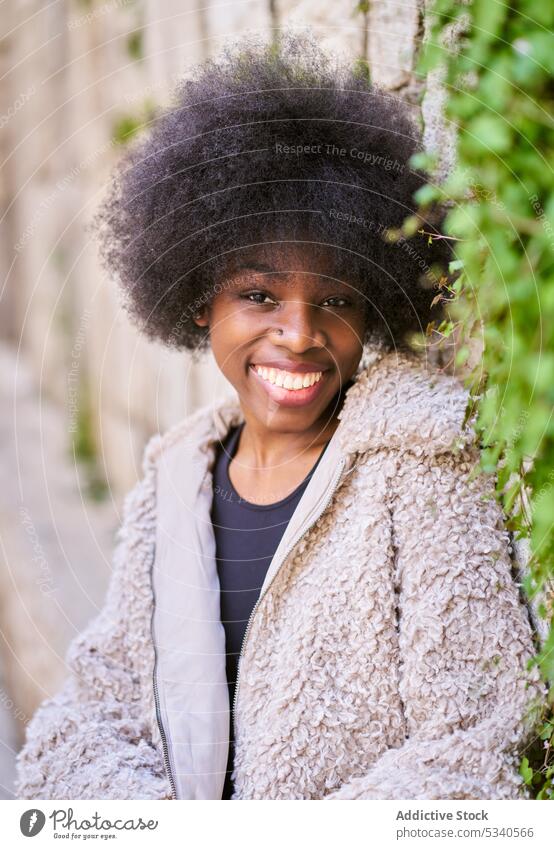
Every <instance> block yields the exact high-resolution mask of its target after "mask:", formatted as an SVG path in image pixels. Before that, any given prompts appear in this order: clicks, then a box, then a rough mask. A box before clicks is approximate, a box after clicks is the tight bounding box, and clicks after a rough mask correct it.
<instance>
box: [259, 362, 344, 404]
mask: <svg viewBox="0 0 554 849" xmlns="http://www.w3.org/2000/svg"><path fill="white" fill-rule="evenodd" d="M256 365H260V364H259V363H256V364H254V363H251V364H250V366H249V371H250V373H251V374H252V376H253V378H254V380H256V381H257V382H258V383H259V384H260V387H261V388H263V390H264V391H265V393H266V394H267V395H268V396H269V398H270V399H271V400H272V401H274V402H275V403H276V404H279V405H280V406H282V407H304V406H306V405H308V404H311V403H312V402H313V401H314V400H315V399H316V398H317V397H318V395H319V394H320V392H321V391H322V387H323V385H324V383H326V382H327V380H328V375H327V372H328V369H325V370H323V369H321V367H319V369H312V368H310V371H323V374H322V375H321V377H320V379H319V380H318V381H317V382H316V383H314V384H313V385H312V386H306V387H304V388H303V389H285V388H284V387H282V386H276V385H275V384H274V383H270V382H269V381H268V380H265V379H264V378H263V377H262V375H261V374H258V372H257V371H256ZM267 368H276V366H267Z"/></svg>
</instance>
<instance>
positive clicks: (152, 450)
mask: <svg viewBox="0 0 554 849" xmlns="http://www.w3.org/2000/svg"><path fill="white" fill-rule="evenodd" d="M241 416H242V413H241V410H240V406H239V403H238V400H237V398H236V397H235V396H230V397H229V396H226V397H224V398H222V399H220V400H218V401H217V402H215V403H214V402H212V403H210V404H205V405H203V406H202V407H199V408H198V409H197V410H195V411H194V412H193V413H190V414H189V415H188V416H186V417H185V418H183V419H181V420H180V421H179V422H177V423H176V424H175V425H173V427H171V428H169V429H168V430H167V431H165V432H164V433H162V434H154V435H153V436H152V437H150V439H149V440H148V442H147V444H146V446H145V448H144V453H143V459H142V471H143V473H144V475H145V476H147V475H149V474H152V473H155V471H156V469H157V467H158V465H159V462H160V459H161V458H162V456H164V457H165V458H167V457H169V456H170V455H171V452H172V451H175V450H181V449H183V448H186V449H188V450H190V451H191V452H192V453H194V452H196V451H202V450H205V449H206V447H207V445H208V444H209V443H210V442H211V441H212V440H214V439H217V438H218V437H222V436H223V435H224V434H225V433H226V432H227V430H228V428H229V426H230V425H231V424H234V423H236V422H237V421H239V420H240V418H241Z"/></svg>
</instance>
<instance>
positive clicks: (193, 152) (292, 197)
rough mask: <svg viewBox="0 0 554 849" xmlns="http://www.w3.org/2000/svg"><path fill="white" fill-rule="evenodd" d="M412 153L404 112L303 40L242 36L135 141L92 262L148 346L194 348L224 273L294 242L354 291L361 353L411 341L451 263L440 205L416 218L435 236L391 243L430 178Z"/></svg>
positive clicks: (117, 173)
mask: <svg viewBox="0 0 554 849" xmlns="http://www.w3.org/2000/svg"><path fill="white" fill-rule="evenodd" d="M422 149H423V148H422V143H421V139H420V133H419V131H418V129H417V128H416V126H415V125H414V123H413V120H412V119H411V117H410V113H409V108H408V107H407V106H406V105H405V104H404V103H403V102H402V101H400V100H398V98H395V97H393V96H392V95H391V94H389V93H386V92H384V91H382V90H380V89H378V88H377V87H375V86H374V85H372V84H371V83H370V82H369V81H368V79H367V75H364V74H363V73H360V71H359V70H358V69H357V66H356V65H355V63H349V62H347V61H345V60H341V59H339V58H338V57H330V56H329V55H328V54H326V53H325V52H324V51H323V50H322V48H321V47H320V46H319V45H318V44H317V41H315V39H314V38H313V37H312V36H308V35H306V34H303V35H298V34H294V35H293V34H291V33H288V34H287V33H285V34H281V36H280V37H279V38H278V41H277V42H273V43H271V44H268V43H265V42H262V41H259V40H257V39H255V38H246V39H242V40H241V41H240V42H239V43H238V44H236V43H235V44H234V45H233V46H230V47H227V48H226V49H225V50H224V51H223V52H222V53H221V55H220V56H218V57H217V58H216V59H212V60H208V61H206V62H204V63H202V64H201V65H199V66H197V67H196V69H195V70H194V71H193V73H192V75H191V76H190V77H187V78H186V79H183V80H181V81H180V82H179V83H178V84H177V86H176V87H175V89H174V91H173V95H172V101H171V104H170V105H169V106H168V107H166V108H164V109H158V110H157V112H156V114H155V117H154V119H153V120H152V122H151V126H150V127H149V129H148V131H147V132H145V133H143V134H142V135H141V136H139V137H138V139H135V140H134V141H133V142H132V143H130V144H129V147H128V148H127V150H126V151H125V154H124V155H123V156H122V158H121V160H120V161H119V163H118V164H117V166H116V168H115V169H114V171H113V173H112V177H111V180H110V181H109V185H108V191H107V193H106V196H105V198H104V200H103V201H102V204H101V206H100V208H99V210H98V211H97V213H96V216H95V220H94V222H93V229H94V232H95V236H96V237H97V239H98V242H99V251H100V259H101V262H102V264H103V266H104V267H105V269H106V270H107V271H108V274H109V275H110V276H112V277H114V278H115V279H116V281H117V282H118V284H119V286H120V287H121V290H122V295H123V305H124V307H125V309H126V310H127V312H128V313H129V316H130V318H131V320H132V321H133V322H134V323H136V324H137V325H138V326H139V328H140V329H141V331H142V332H143V333H145V334H146V336H148V337H149V338H150V339H153V340H158V341H160V342H162V343H163V344H165V345H167V346H170V347H173V348H178V349H187V350H189V351H191V352H200V351H203V350H205V349H206V348H207V347H208V346H209V333H208V332H206V329H205V328H203V327H199V326H197V325H196V324H195V322H194V321H193V316H194V315H196V314H198V313H199V312H200V310H201V308H202V306H203V305H205V304H207V303H209V302H210V300H211V298H213V297H214V296H215V295H216V294H217V291H218V285H219V286H221V283H222V281H224V280H225V278H226V276H227V275H229V274H230V273H232V272H233V271H234V270H235V269H236V268H238V267H240V265H241V264H244V262H245V260H246V259H247V258H250V257H252V256H253V255H254V256H256V257H258V256H259V255H260V254H263V252H264V250H268V249H269V247H273V248H275V246H276V245H277V246H279V249H286V244H287V243H291V242H292V243H294V244H295V245H296V246H298V244H299V243H301V244H302V246H303V248H304V247H305V249H306V250H307V251H319V252H320V253H321V251H322V250H324V251H325V252H326V254H328V256H329V263H330V268H329V275H330V276H332V277H333V278H335V279H337V280H340V281H342V282H345V283H347V284H348V285H350V286H353V287H354V288H355V289H356V290H357V291H358V292H359V293H361V294H362V296H363V297H362V300H363V303H364V309H365V327H366V336H365V337H364V339H363V340H362V341H363V342H364V343H365V342H366V341H367V340H368V339H370V338H375V335H377V337H378V338H379V339H380V341H381V343H382V344H385V346H387V347H398V346H403V345H406V344H408V343H406V339H408V338H409V337H410V336H411V334H413V333H414V332H416V333H417V332H423V331H425V328H426V327H427V324H428V323H429V322H430V321H433V320H437V319H440V318H442V317H443V313H442V310H443V307H442V304H441V301H442V300H444V299H441V298H437V297H436V289H437V286H438V280H439V279H440V278H439V275H445V274H447V272H446V269H447V265H448V262H449V260H450V259H452V255H451V250H450V247H449V242H448V240H447V239H445V238H443V237H442V234H441V230H440V226H441V224H442V222H443V220H444V215H445V210H444V209H442V208H441V207H440V206H438V205H434V206H433V207H427V208H426V215H425V218H421V221H422V222H423V224H422V227H421V229H422V230H424V231H426V232H427V233H428V232H429V231H430V230H431V231H432V232H433V233H434V234H437V235H438V236H439V238H438V239H430V238H429V237H428V235H426V234H425V233H423V232H422V233H419V232H416V233H415V234H414V235H413V236H411V237H409V238H405V237H401V238H400V240H397V241H395V242H393V241H391V240H390V239H387V238H386V237H385V232H386V230H387V229H398V228H400V227H401V225H402V223H403V222H404V221H405V219H406V218H407V217H408V216H410V215H413V214H415V213H416V212H417V203H416V202H415V200H414V193H415V191H416V190H417V189H419V188H420V187H421V186H423V185H425V183H426V179H425V177H424V175H423V174H422V173H420V172H419V171H418V170H417V169H414V168H412V167H410V163H409V161H410V158H411V156H412V155H413V154H414V153H416V152H420V151H422ZM431 222H434V223H431Z"/></svg>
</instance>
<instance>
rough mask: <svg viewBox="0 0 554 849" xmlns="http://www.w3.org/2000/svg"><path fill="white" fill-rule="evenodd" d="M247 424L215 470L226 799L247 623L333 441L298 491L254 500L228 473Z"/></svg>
mask: <svg viewBox="0 0 554 849" xmlns="http://www.w3.org/2000/svg"><path fill="white" fill-rule="evenodd" d="M243 427H244V422H243V423H242V424H240V425H238V426H236V427H234V428H231V429H230V431H229V433H228V434H227V436H226V438H225V440H224V442H223V443H222V444H220V446H219V450H218V453H217V457H216V462H215V467H214V475H213V490H214V492H213V495H214V497H213V504H212V513H211V518H212V524H213V528H214V534H215V542H216V559H217V570H218V575H219V584H220V601H221V621H222V623H223V627H224V629H225V641H226V667H227V682H228V685H229V697H230V700H231V731H230V738H231V739H230V745H229V759H228V762H227V775H226V778H225V786H224V788H223V795H222V799H230V797H231V794H232V793H233V783H232V781H231V771H232V769H233V759H234V725H233V713H232V707H233V698H234V693H235V682H236V678H237V666H238V659H239V655H240V650H241V646H242V641H243V638H244V632H245V630H246V625H247V622H248V619H249V617H250V614H251V613H252V609H253V607H254V605H255V604H256V601H257V600H258V596H259V594H260V589H261V587H262V584H263V582H264V578H265V576H266V573H267V570H268V568H269V564H270V563H271V560H272V558H273V555H274V553H275V551H276V549H277V546H278V545H279V542H280V540H281V537H282V536H283V533H284V531H285V528H286V526H287V524H288V522H289V519H290V518H291V516H292V514H293V513H294V510H295V508H296V506H297V504H298V502H299V501H300V498H301V497H302V494H303V492H304V490H305V489H306V487H307V485H308V483H309V480H310V478H311V476H312V475H313V473H314V471H315V468H316V466H317V464H318V463H319V461H320V460H321V457H322V456H323V452H324V451H325V448H327V445H328V444H329V443H328V442H327V443H326V445H325V447H324V449H323V451H322V452H321V454H320V455H319V458H318V459H317V461H316V463H315V464H314V465H313V467H312V469H311V471H310V472H309V473H308V474H307V475H306V477H305V478H304V480H303V481H302V483H301V484H299V485H298V486H297V488H296V489H295V490H294V492H291V493H290V495H288V496H287V497H286V498H283V499H282V500H281V501H277V502H275V503H274V504H263V505H261V504H252V503H250V502H249V501H245V500H244V499H243V498H241V497H240V495H239V494H238V492H237V491H236V490H235V488H234V487H233V484H232V483H231V481H230V479H229V471H228V469H229V463H230V461H231V459H232V458H233V457H234V455H235V452H236V449H237V446H238V442H239V438H240V434H241V431H242V428H243Z"/></svg>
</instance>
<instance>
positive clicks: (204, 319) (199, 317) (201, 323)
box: [192, 306, 209, 327]
mask: <svg viewBox="0 0 554 849" xmlns="http://www.w3.org/2000/svg"><path fill="white" fill-rule="evenodd" d="M192 320H193V321H194V323H195V324H196V325H197V326H198V327H207V326H208V324H209V316H208V310H207V307H206V306H203V307H202V309H201V310H199V311H198V312H197V313H195V315H193V317H192Z"/></svg>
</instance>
